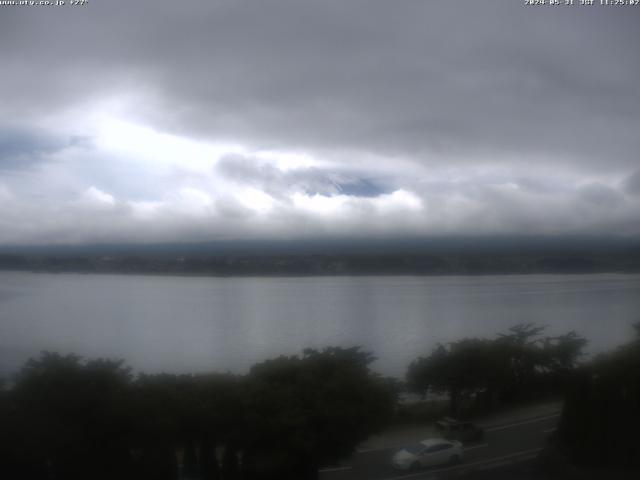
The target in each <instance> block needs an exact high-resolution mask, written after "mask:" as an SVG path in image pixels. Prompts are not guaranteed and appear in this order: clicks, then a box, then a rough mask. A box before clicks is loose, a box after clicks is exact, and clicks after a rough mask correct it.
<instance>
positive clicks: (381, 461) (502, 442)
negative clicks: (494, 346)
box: [320, 414, 559, 480]
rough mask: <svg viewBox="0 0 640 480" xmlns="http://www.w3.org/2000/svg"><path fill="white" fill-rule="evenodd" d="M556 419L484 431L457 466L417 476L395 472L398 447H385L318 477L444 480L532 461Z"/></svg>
mask: <svg viewBox="0 0 640 480" xmlns="http://www.w3.org/2000/svg"><path fill="white" fill-rule="evenodd" d="M558 418H559V414H552V415H545V416H543V417H537V418H527V419H521V420H514V421H513V422H512V423H509V424H506V425H499V426H494V427H490V428H487V429H486V430H485V438H484V439H483V441H482V442H479V443H476V444H469V445H467V446H466V448H465V458H464V461H463V462H462V463H461V464H460V465H458V466H454V467H452V466H446V465H445V466H443V467H433V468H429V469H424V470H423V471H420V472H417V473H409V472H398V471H396V470H394V469H393V468H392V467H391V464H390V459H391V457H392V455H393V454H394V453H395V451H397V448H388V449H379V450H369V451H364V452H360V453H358V454H356V455H355V456H354V457H353V458H352V460H351V462H350V463H349V464H348V465H347V466H345V467H342V468H339V469H329V470H324V471H321V472H320V478H321V480H392V479H407V480H421V479H433V478H444V477H448V476H458V475H460V474H463V473H464V472H467V471H474V470H482V469H486V468H490V467H491V466H496V465H502V464H504V463H507V462H513V461H518V460H523V459H526V458H531V457H532V456H535V455H536V454H537V453H538V452H539V451H540V450H541V449H542V447H543V446H544V443H545V439H546V437H547V436H548V435H549V433H550V432H552V431H553V430H554V429H555V426H556V424H557V421H558Z"/></svg>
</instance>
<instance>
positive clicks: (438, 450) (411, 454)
mask: <svg viewBox="0 0 640 480" xmlns="http://www.w3.org/2000/svg"><path fill="white" fill-rule="evenodd" d="M462 455H463V452H462V443H460V442H458V441H457V440H445V439H444V438H430V439H429V440H423V441H421V442H418V443H415V444H413V445H409V446H407V447H404V448H403V449H402V450H400V451H399V452H397V453H396V454H395V455H394V456H393V459H392V464H393V466H394V468H396V469H398V470H418V469H419V468H422V467H427V466H432V465H442V464H444V463H458V462H459V461H461V460H462Z"/></svg>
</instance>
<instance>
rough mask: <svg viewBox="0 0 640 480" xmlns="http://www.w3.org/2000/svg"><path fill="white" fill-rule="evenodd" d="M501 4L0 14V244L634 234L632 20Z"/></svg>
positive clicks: (335, 2)
mask: <svg viewBox="0 0 640 480" xmlns="http://www.w3.org/2000/svg"><path fill="white" fill-rule="evenodd" d="M523 3H524V2H519V1H511V0H509V1H499V0H496V1H477V0H469V1H456V2H451V1H444V0H442V1H435V0H434V1H428V2H426V1H423V0H405V1H402V2H392V1H384V0H380V1H371V0H367V1H364V0H349V1H345V0H328V1H322V2H319V1H318V2H300V1H297V0H295V1H294V0H289V1H284V0H268V1H267V0H265V1H244V0H236V1H204V0H202V1H201V0H189V1H186V2H179V1H175V0H174V1H168V0H154V1H140V2H130V1H126V2H125V1H116V0H112V1H106V0H94V1H92V2H90V4H89V5H88V6H87V7H83V8H75V7H73V8H2V11H1V12H0V59H1V60H2V68H3V70H2V73H3V76H2V80H3V85H2V90H0V92H2V101H1V102H0V115H2V122H3V123H2V124H7V125H11V126H12V127H11V129H10V130H9V131H8V133H7V134H6V135H5V137H4V141H3V143H2V145H3V146H2V147H1V148H0V169H2V168H4V169H5V170H7V169H9V168H12V169H14V170H15V169H16V168H22V167H25V166H28V165H35V164H38V165H39V166H40V167H41V168H40V169H39V170H38V172H35V173H31V174H24V175H22V174H20V175H11V176H9V175H7V176H0V200H1V201H0V232H1V233H2V235H0V242H7V241H13V242H18V241H29V240H32V239H34V238H37V239H38V241H49V240H51V241H61V242H62V241H74V242H82V241H88V240H94V239H95V238H96V236H98V237H99V238H109V239H111V240H114V241H115V240H118V241H126V240H127V239H131V238H135V239H136V240H138V241H145V239H146V240H148V239H151V240H154V239H155V240H157V239H163V240H188V239H193V238H198V239H206V238H216V236H224V237H225V238H234V237H242V236H260V235H262V236H264V235H282V236H287V235H293V234H295V235H298V234H299V233H300V232H301V231H304V232H305V233H304V234H306V235H320V234H323V235H350V234H354V232H355V233H357V234H360V235H367V234H368V233H381V234H388V233H389V232H391V233H393V234H394V235H396V234H397V235H403V234H412V235H414V234H420V235H428V234H434V233H435V234H439V233H451V234H455V233H464V234H474V233H492V234H493V233H505V232H506V233H551V234H553V233H582V232H587V233H598V232H610V231H620V232H621V231H624V232H630V233H638V232H637V228H636V227H635V225H636V224H637V222H633V221H632V220H633V219H634V218H637V216H638V212H639V209H640V204H639V203H638V202H639V201H640V195H638V192H639V191H640V186H639V185H640V180H638V178H639V177H638V173H637V168H638V167H637V152H638V151H640V135H638V131H640V90H639V89H638V78H640V56H638V54H637V48H636V46H637V44H638V41H639V40H640V29H638V25H639V24H640V9H639V8H633V7H624V8H612V7H601V6H598V5H596V6H593V7H586V6H580V5H574V6H573V7H565V6H558V7H551V6H549V5H546V6H544V7H526V6H525V5H524V4H523ZM44 132H48V133H44ZM74 136H77V137H81V138H91V141H88V140H86V141H84V143H81V144H80V145H79V144H77V143H74V142H76V140H73V138H74ZM77 146H81V147H83V148H71V147H77ZM236 147H237V148H236ZM265 152H269V155H267V156H265V155H264V154H265ZM287 155H289V156H293V157H295V158H294V161H293V163H291V162H289V163H287V162H288V161H289V160H287V158H286V156H287ZM54 157H55V158H54ZM302 157H304V158H302ZM300 158H302V160H300ZM305 159H307V160H309V161H308V162H306V160H305ZM634 172H635V173H634ZM36 193H37V198H38V199H39V200H38V201H35V200H33V198H36V197H35V194H36ZM634 228H635V229H636V230H633V229H634Z"/></svg>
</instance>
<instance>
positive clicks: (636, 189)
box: [623, 170, 640, 195]
mask: <svg viewBox="0 0 640 480" xmlns="http://www.w3.org/2000/svg"><path fill="white" fill-rule="evenodd" d="M623 186H624V189H625V191H626V192H627V193H628V194H629V195H640V170H638V171H636V172H635V173H633V174H632V175H630V176H629V178H627V179H626V180H625V181H624V185H623Z"/></svg>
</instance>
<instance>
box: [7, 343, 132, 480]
mask: <svg viewBox="0 0 640 480" xmlns="http://www.w3.org/2000/svg"><path fill="white" fill-rule="evenodd" d="M129 386H130V373H129V369H128V368H126V367H124V366H123V364H122V362H119V361H110V360H93V361H89V362H82V361H81V359H80V357H77V356H74V355H67V356H61V355H58V354H55V353H48V352H45V353H43V354H42V355H41V356H40V357H39V358H38V359H32V360H29V361H28V362H27V363H26V365H25V366H24V367H23V369H22V370H21V371H20V373H19V375H18V376H17V379H16V383H15V386H14V388H13V390H12V391H11V392H10V398H9V400H8V402H9V403H10V409H11V414H12V419H11V422H10V423H11V426H12V427H13V428H14V429H15V430H14V432H13V434H14V436H13V439H12V441H13V442H15V447H14V449H15V448H17V449H18V451H17V452H14V453H15V454H16V455H15V456H14V462H17V463H18V464H20V465H18V466H16V468H18V469H21V468H26V471H27V472H29V473H28V474H27V475H25V474H24V472H21V474H20V477H19V478H24V477H25V476H26V477H27V478H64V479H71V480H72V479H76V478H78V479H80V478H86V477H87V475H90V476H91V477H92V478H96V479H102V478H104V479H107V478H116V477H117V478H129V477H128V475H129V473H130V467H131V463H130V460H131V459H130V456H129V449H128V440H129V435H130V433H131V428H130V426H131V417H130V414H129V408H128V404H127V399H128V391H129ZM10 428H11V427H10ZM17 478H18V477H17Z"/></svg>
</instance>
